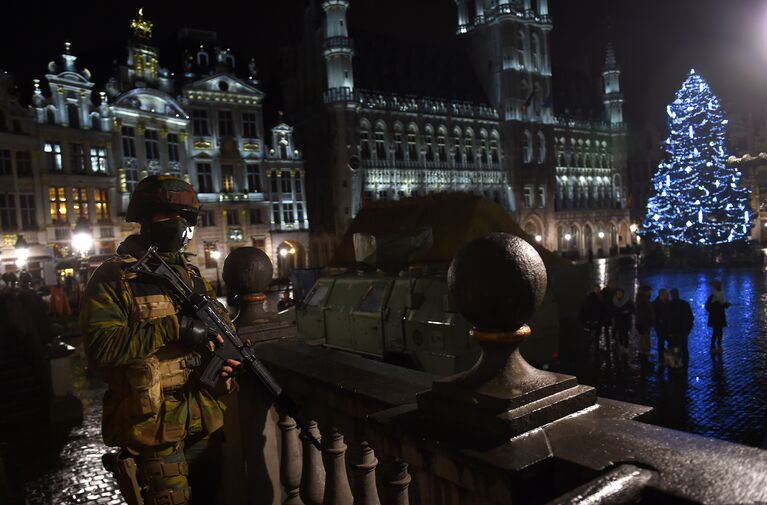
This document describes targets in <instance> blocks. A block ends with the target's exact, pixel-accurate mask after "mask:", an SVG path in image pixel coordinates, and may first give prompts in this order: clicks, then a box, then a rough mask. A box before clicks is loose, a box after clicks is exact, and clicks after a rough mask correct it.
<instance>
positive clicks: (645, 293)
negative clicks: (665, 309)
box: [634, 286, 653, 359]
mask: <svg viewBox="0 0 767 505" xmlns="http://www.w3.org/2000/svg"><path fill="white" fill-rule="evenodd" d="M651 294H652V289H651V288H650V286H641V287H640V288H639V291H638V292H637V296H636V301H635V302H634V305H635V306H636V307H635V308H636V316H635V317H634V327H635V328H636V330H637V333H639V355H640V357H642V358H643V359H646V358H647V356H648V355H649V354H650V329H651V328H652V323H653V310H652V303H651V302H650V296H651Z"/></svg>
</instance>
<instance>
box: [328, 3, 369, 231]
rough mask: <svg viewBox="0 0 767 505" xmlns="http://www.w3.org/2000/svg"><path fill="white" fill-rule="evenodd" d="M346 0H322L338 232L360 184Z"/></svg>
mask: <svg viewBox="0 0 767 505" xmlns="http://www.w3.org/2000/svg"><path fill="white" fill-rule="evenodd" d="M348 8H349V0H324V1H323V2H322V9H323V11H324V14H325V17H324V27H323V40H322V55H323V57H324V60H325V74H326V75H325V77H326V87H325V91H324V93H323V99H324V102H325V105H326V107H327V114H328V120H329V126H330V131H331V132H332V134H331V142H332V144H333V147H332V148H331V149H330V152H331V153H332V154H331V160H330V170H331V173H330V174H329V175H330V180H331V181H333V182H332V184H333V203H334V228H335V233H336V234H338V236H339V237H340V234H342V233H343V232H344V231H345V230H346V227H347V226H348V224H349V223H350V222H351V220H352V218H353V217H354V215H355V214H356V212H357V210H358V209H359V205H360V194H361V187H360V181H359V180H358V179H359V177H358V176H357V174H356V170H357V167H358V165H357V163H358V161H355V154H356V153H354V152H351V149H352V147H351V146H356V145H358V142H357V141H356V140H355V139H353V138H351V137H353V136H354V133H353V132H356V131H357V128H356V126H357V120H356V115H355V113H354V109H355V104H356V102H355V97H354V75H353V73H352V57H353V56H354V45H353V42H352V39H351V38H350V37H349V32H348V30H347V20H346V11H347V9H348Z"/></svg>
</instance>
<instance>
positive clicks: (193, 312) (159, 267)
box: [129, 246, 322, 450]
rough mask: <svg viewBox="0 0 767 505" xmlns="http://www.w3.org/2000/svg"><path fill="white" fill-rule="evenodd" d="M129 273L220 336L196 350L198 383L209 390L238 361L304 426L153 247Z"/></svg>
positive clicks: (242, 346)
mask: <svg viewBox="0 0 767 505" xmlns="http://www.w3.org/2000/svg"><path fill="white" fill-rule="evenodd" d="M129 270H130V271H131V272H134V273H136V274H138V275H142V276H144V277H150V278H154V279H157V280H161V281H162V282H163V283H165V285H166V286H167V287H169V288H170V295H171V297H172V298H173V299H174V300H175V301H176V303H178V304H179V305H180V306H181V310H182V313H184V314H186V315H190V316H192V317H195V318H196V319H198V320H199V321H200V322H202V324H203V325H204V326H205V328H206V329H207V330H208V334H209V335H221V337H222V338H223V340H224V342H223V344H222V343H220V342H218V341H217V340H210V342H213V347H214V349H213V350H211V347H210V345H209V343H207V342H206V344H208V345H205V347H204V348H202V349H200V350H201V351H202V352H204V353H205V354H207V359H208V360H207V364H206V365H205V369H204V370H203V371H202V372H201V373H200V376H199V379H200V382H202V383H203V384H205V385H206V386H208V387H209V388H213V387H214V386H215V385H216V382H217V381H218V380H219V373H220V371H221V367H223V366H224V365H225V364H226V360H227V359H233V360H236V361H239V362H240V363H241V365H240V366H242V367H243V368H244V369H245V370H247V371H248V372H250V373H251V374H252V375H254V376H255V377H256V379H258V381H259V382H260V383H261V385H262V386H263V387H264V389H266V392H267V393H268V394H269V396H271V398H272V399H273V400H274V403H276V404H277V406H278V407H280V409H281V410H282V411H283V412H285V413H286V414H287V415H289V416H290V417H292V418H293V419H295V421H296V422H297V423H298V425H299V426H305V424H304V423H302V422H301V419H300V413H299V410H300V409H299V407H298V405H297V404H296V403H295V402H294V401H293V399H292V398H290V396H288V394H287V393H286V392H285V391H284V390H283V389H282V388H281V387H280V385H279V384H277V381H276V380H275V379H274V377H272V374H271V373H269V370H267V369H266V367H265V366H264V364H263V363H261V361H259V359H258V358H256V355H255V353H254V352H253V349H251V348H250V346H249V345H247V344H246V343H244V342H243V341H242V340H241V339H240V337H239V336H237V333H235V332H234V331H233V330H232V328H231V326H230V325H229V324H228V323H227V322H226V321H225V320H224V319H223V318H222V317H221V316H220V315H219V313H218V312H217V311H216V306H220V304H219V302H218V301H217V300H214V299H212V298H211V297H209V296H208V295H205V294H201V293H195V292H194V291H193V290H192V289H191V288H190V287H189V286H187V285H186V283H185V282H184V280H183V279H182V278H181V277H180V276H179V274H178V272H176V271H175V270H174V269H173V267H171V266H170V265H168V264H167V263H166V262H165V261H164V260H163V259H162V257H160V255H159V254H157V247H156V246H151V247H149V249H147V251H146V254H144V256H142V257H141V259H140V260H138V262H137V263H134V264H133V265H131V267H130V268H129ZM302 431H303V432H305V433H302V436H305V437H307V439H308V440H309V441H310V442H311V443H312V445H314V446H315V447H316V448H317V449H318V450H322V447H321V445H320V441H319V440H317V438H316V437H314V436H313V435H312V434H311V433H308V432H306V430H302Z"/></svg>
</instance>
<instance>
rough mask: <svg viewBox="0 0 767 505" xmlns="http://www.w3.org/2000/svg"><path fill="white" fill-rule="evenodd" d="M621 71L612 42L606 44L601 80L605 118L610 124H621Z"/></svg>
mask: <svg viewBox="0 0 767 505" xmlns="http://www.w3.org/2000/svg"><path fill="white" fill-rule="evenodd" d="M620 77H621V69H620V66H618V60H617V59H616V57H615V49H614V48H613V44H612V42H610V43H608V44H607V52H606V54H605V64H604V67H602V79H603V82H604V97H603V103H604V105H605V116H606V118H607V121H608V122H610V123H612V124H621V123H623V95H622V94H621V82H620Z"/></svg>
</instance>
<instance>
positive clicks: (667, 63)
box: [0, 0, 767, 125]
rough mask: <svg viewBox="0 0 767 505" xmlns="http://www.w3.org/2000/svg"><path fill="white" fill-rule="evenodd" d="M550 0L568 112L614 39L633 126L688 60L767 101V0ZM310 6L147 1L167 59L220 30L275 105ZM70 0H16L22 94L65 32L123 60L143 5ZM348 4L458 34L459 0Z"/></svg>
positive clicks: (424, 39) (389, 27)
mask: <svg viewBox="0 0 767 505" xmlns="http://www.w3.org/2000/svg"><path fill="white" fill-rule="evenodd" d="M317 1H319V0H317ZM549 3H550V10H551V15H552V18H553V22H554V30H553V32H552V42H551V44H552V56H553V58H552V59H553V63H554V70H555V88H557V89H559V90H560V93H557V94H555V99H557V100H558V101H557V103H555V106H556V108H557V109H558V110H560V111H561V110H563V109H564V108H565V107H568V108H570V109H572V110H571V111H570V112H573V113H575V112H576V110H577V112H578V113H579V114H581V115H584V116H588V115H590V113H589V111H588V109H589V108H590V107H598V98H599V96H598V86H599V80H598V77H599V74H598V72H599V68H600V67H601V64H602V61H603V59H604V52H605V46H606V44H607V41H608V40H612V41H613V43H614V45H615V49H616V53H617V57H618V60H619V63H620V64H621V66H622V68H623V72H624V73H623V75H622V84H623V88H624V94H625V95H626V104H627V105H626V109H627V118H628V120H629V121H630V122H631V123H633V124H637V125H638V124H640V123H642V122H645V121H647V122H652V123H661V124H662V121H664V109H665V105H666V104H667V103H668V102H669V101H671V100H672V99H673V93H674V91H675V89H676V88H677V87H678V86H679V85H680V84H681V82H682V80H683V79H684V76H685V74H686V73H687V72H688V71H689V69H690V68H691V67H694V68H695V69H696V70H698V71H699V72H701V73H702V74H703V76H704V77H705V78H706V79H707V80H708V81H709V82H710V84H711V85H712V87H713V90H714V92H715V93H717V94H718V95H719V96H720V98H722V99H723V101H724V102H725V104H727V103H728V102H731V101H734V100H737V101H739V102H740V103H747V104H752V106H753V107H754V108H756V107H757V104H761V103H762V102H764V100H763V96H764V95H765V93H764V92H763V90H767V2H765V1H763V0H728V1H722V0H642V1H638V0H549ZM303 4H304V2H303V1H302V0H287V1H285V0H283V1H276V0H275V1H274V2H267V1H263V0H257V1H249V2H226V3H223V2H221V3H212V4H196V3H191V2H180V1H164V2H155V3H154V4H150V5H146V6H145V9H144V10H145V14H146V16H147V17H148V18H149V19H151V20H152V21H154V23H155V29H154V34H155V40H156V41H157V43H158V45H159V47H160V48H161V65H163V66H165V67H168V68H170V70H171V71H178V70H179V64H178V63H179V60H178V57H177V56H176V55H172V50H171V49H170V48H172V47H173V38H174V37H175V35H176V31H177V29H178V28H180V27H184V26H187V27H193V28H205V29H216V30H217V31H218V32H219V37H220V39H222V41H223V43H224V44H225V45H228V46H230V47H231V48H232V50H233V52H234V53H235V54H236V55H237V56H238V58H239V59H240V61H242V62H245V61H246V60H247V59H249V58H250V57H251V56H255V58H256V61H257V62H258V64H259V68H260V76H259V78H260V79H261V81H262V85H261V87H262V89H264V91H265V92H267V94H268V97H267V109H268V110H276V109H277V108H279V107H280V104H279V102H280V97H279V75H278V74H279V67H280V60H279V51H278V49H279V47H280V46H282V45H284V44H290V43H292V42H295V41H296V39H297V38H298V37H300V36H301V30H302V29H301V26H302V22H301V19H302V5H303ZM72 5H73V4H66V3H61V2H56V3H52V2H51V3H46V2H25V3H16V5H15V6H14V10H17V13H16V14H14V15H13V16H5V17H4V24H5V26H3V29H2V30H0V44H2V47H3V50H2V53H1V55H0V68H2V69H4V70H8V71H11V72H13V73H15V74H16V76H17V84H18V86H19V89H20V93H21V96H22V100H23V101H24V102H25V103H28V102H29V96H30V95H31V90H32V84H31V79H32V78H34V77H42V76H43V74H44V72H45V67H46V64H47V62H48V61H50V60H51V59H54V58H58V55H59V54H61V52H62V49H63V42H64V40H69V41H70V42H71V43H72V47H73V53H74V54H76V55H77V56H78V57H79V59H78V63H79V64H80V65H85V66H87V67H88V68H89V69H90V70H91V71H92V72H93V73H94V78H95V80H96V81H97V82H98V83H99V84H101V83H103V82H104V81H105V80H106V78H107V77H109V75H110V74H111V65H112V62H113V61H114V60H122V59H123V58H124V44H125V40H126V38H127V37H128V35H129V29H128V25H129V22H130V19H131V18H132V17H133V16H135V14H136V12H137V10H138V7H140V6H142V5H144V4H143V3H142V2H134V1H123V2H100V3H85V2H83V3H79V4H78V6H77V8H75V7H73V6H72ZM203 5H204V6H203ZM351 5H352V7H351V9H350V12H349V16H350V27H351V28H352V35H354V32H355V31H358V32H360V31H364V32H368V33H373V34H375V33H380V32H382V31H383V32H386V33H387V34H388V35H395V36H397V37H400V38H403V39H405V40H406V41H407V40H412V41H413V42H417V43H419V44H431V45H439V44H452V43H454V41H455V37H456V36H455V25H456V7H455V3H454V2H453V1H452V0H387V1H374V0H352V2H351ZM217 6H220V8H218V9H216V7H217ZM190 7H191V8H190ZM557 76H559V79H558V80H557ZM570 80H572V81H573V82H572V83H571V82H568V81H570ZM576 81H578V83H577V85H576V84H574V83H575V82H576ZM269 97H271V101H270V98H269ZM562 102H566V103H562ZM595 102H596V103H595ZM758 107H760V108H761V105H758ZM596 112H597V113H598V111H596ZM267 119H268V118H267Z"/></svg>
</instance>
